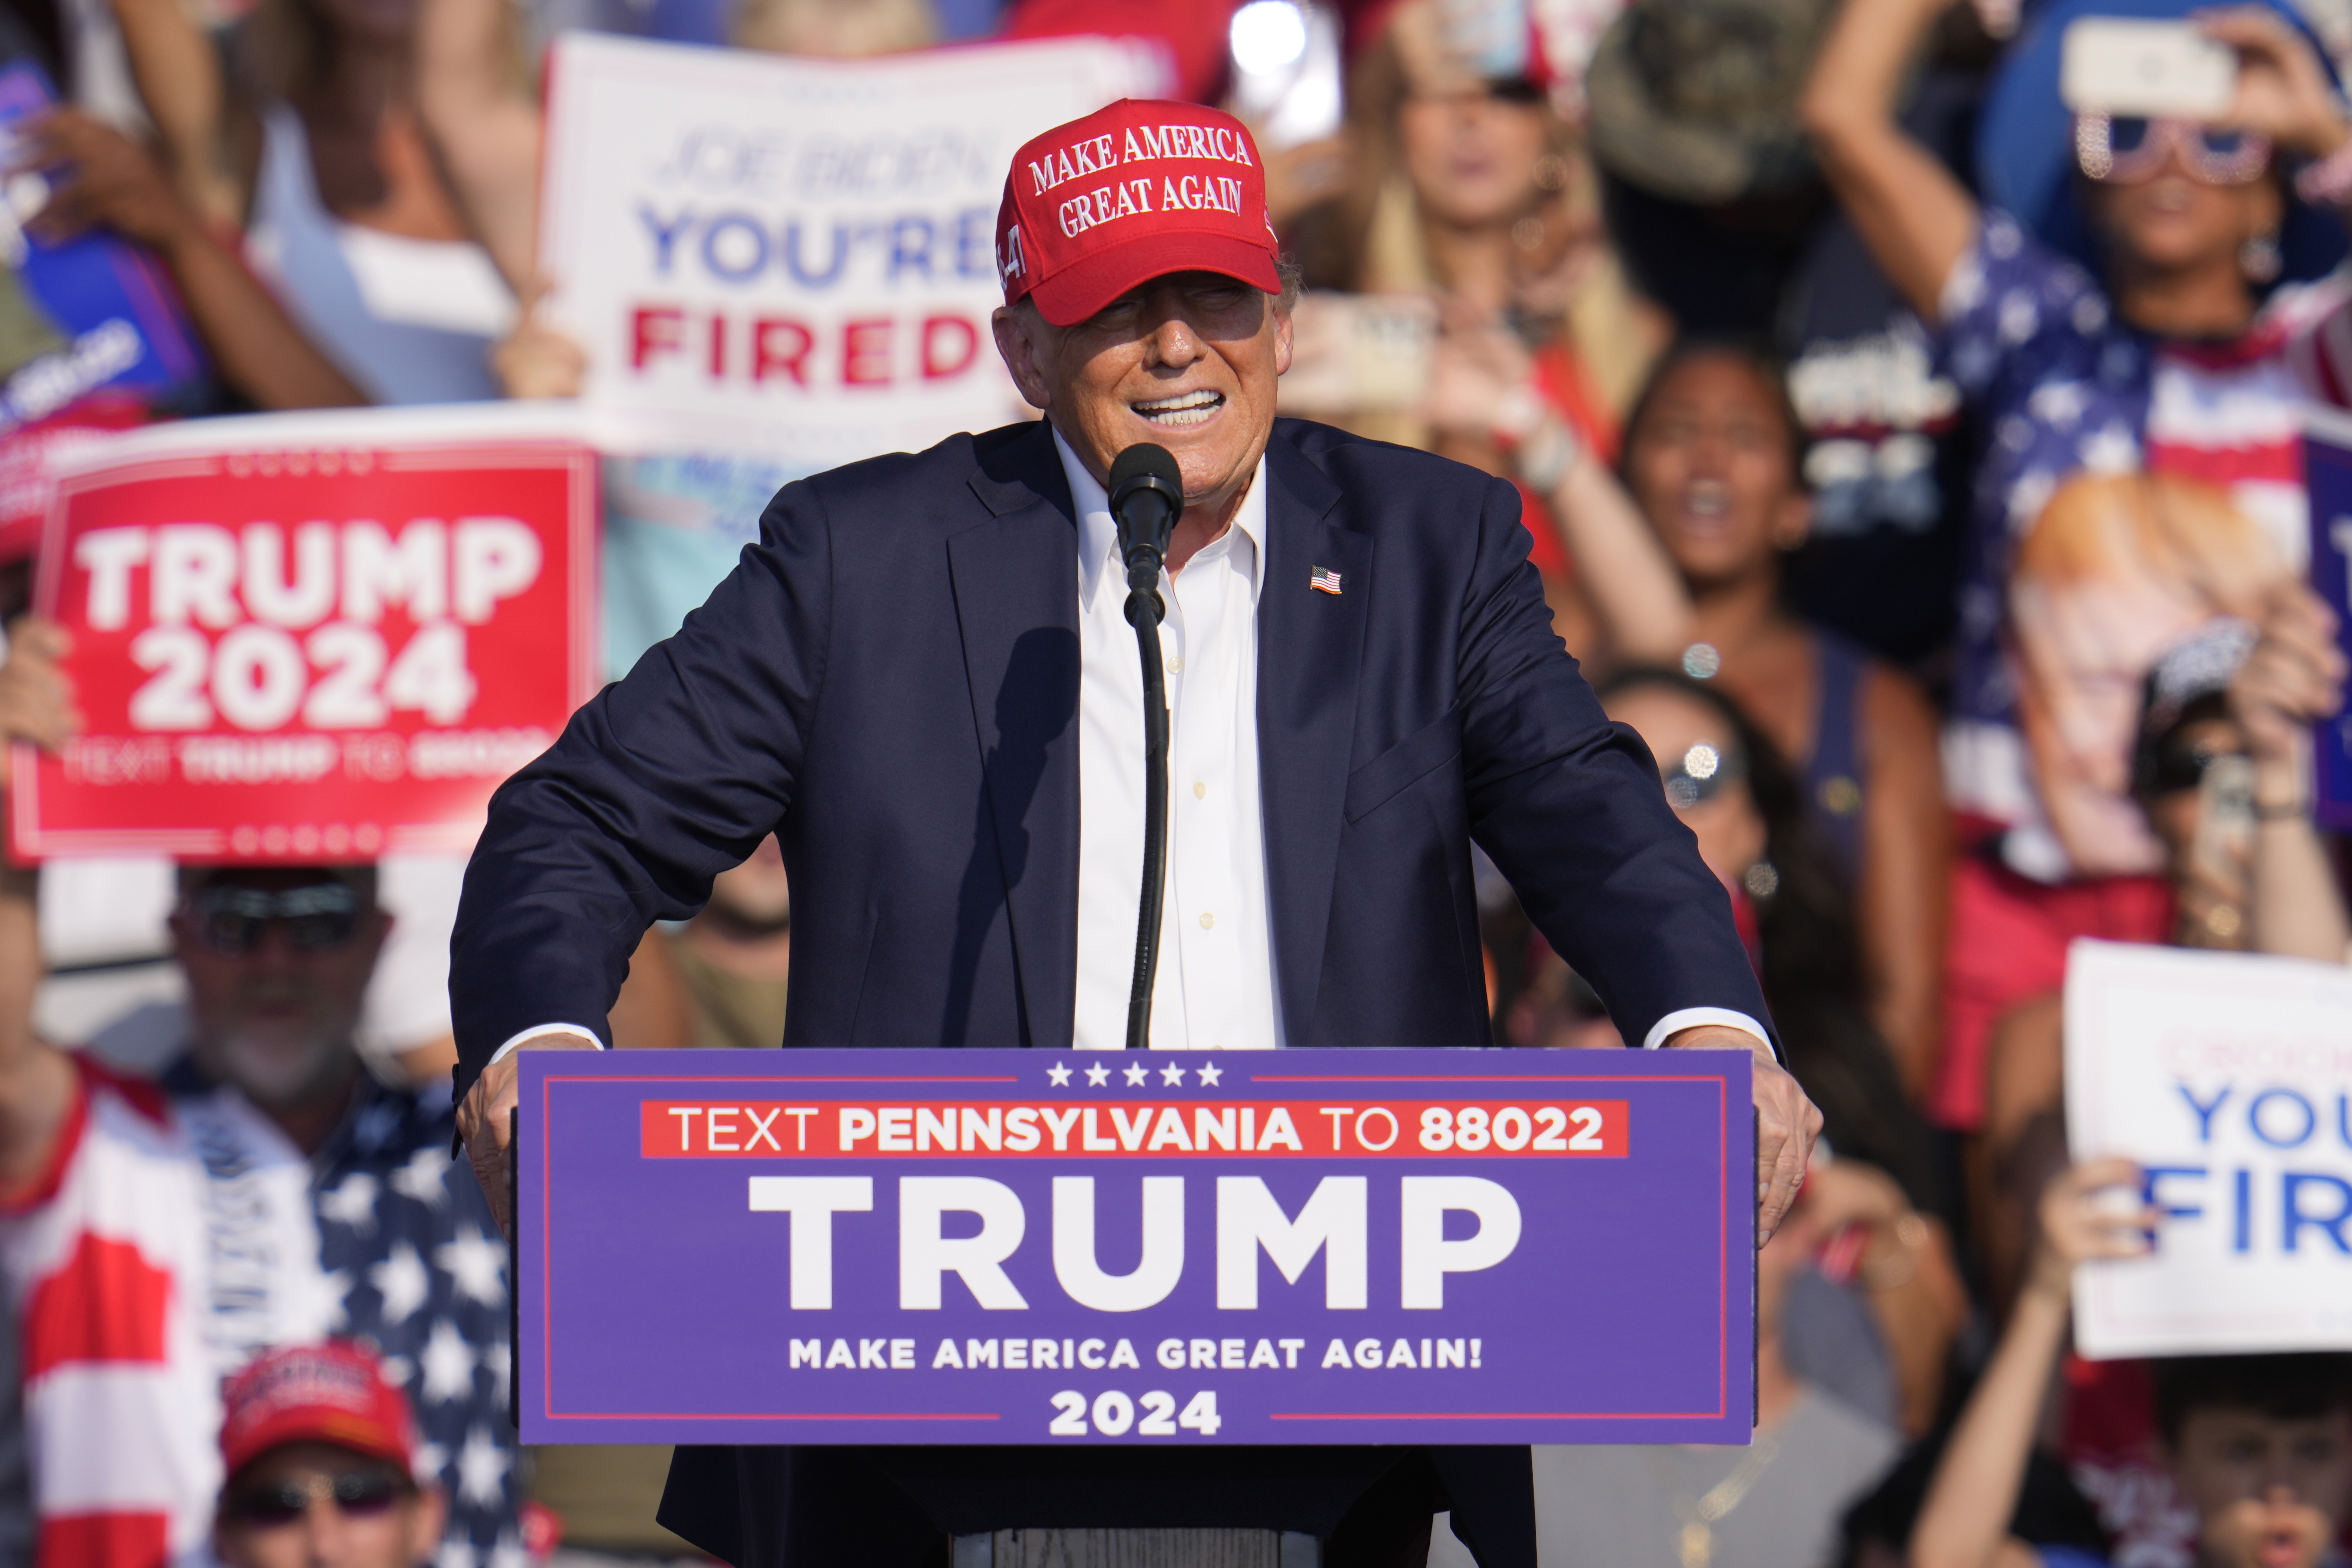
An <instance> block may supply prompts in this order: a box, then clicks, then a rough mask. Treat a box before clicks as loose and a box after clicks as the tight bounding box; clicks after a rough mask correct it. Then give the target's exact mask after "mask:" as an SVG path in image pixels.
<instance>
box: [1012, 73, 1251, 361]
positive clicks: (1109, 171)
mask: <svg viewBox="0 0 2352 1568" xmlns="http://www.w3.org/2000/svg"><path fill="white" fill-rule="evenodd" d="M1277 254H1278V251H1277V247H1276V239H1275V235H1274V221H1273V219H1272V218H1270V217H1269V216H1267V215H1266V210H1265V164H1264V163H1262V162H1261V161H1260V160H1259V158H1258V153H1257V143H1256V142H1253V141H1252V140H1250V133H1249V130H1248V128H1247V127H1245V126H1244V125H1243V124H1242V122H1241V121H1238V120H1235V119H1234V117H1233V116H1232V115H1230V114H1225V113H1222V112H1220V111H1219V110H1213V109H1204V108H1202V106H1201V105H1199V104H1197V103H1167V102H1160V101H1156V100H1144V99H1132V98H1129V99H1121V100H1119V101H1118V102H1117V103H1114V104H1112V105H1110V107H1108V109H1099V110H1096V111H1095V112H1094V113H1092V114H1089V115H1087V117H1086V118H1085V119H1083V120H1074V121H1070V122H1069V123H1068V124H1067V125H1062V126H1057V127H1055V129H1054V130H1051V131H1048V132H1045V134H1044V135H1043V136H1038V137H1034V138H1033V139H1032V140H1030V141H1029V142H1024V144H1023V145H1022V148H1021V150H1020V151H1019V152H1018V153H1014V154H1013V172H1012V174H1009V175H1007V176H1006V178H1005V181H1004V203H1003V205H1002V206H1000V207H998V208H997V209H996V271H997V276H998V277H1000V278H1001V279H1003V282H1004V302H1005V303H1006V304H1008V305H1010V304H1013V303H1014V302H1016V301H1018V300H1023V299H1030V300H1035V301H1036V304H1037V311H1038V313H1039V314H1040V315H1042V316H1044V317H1045V319H1046V320H1047V321H1051V322H1053V323H1054V324H1055V326H1057V327H1074V326H1076V325H1077V324H1078V323H1079V322H1080V321H1085V320H1086V319H1087V317H1089V316H1091V315H1093V314H1094V313H1095V312H1096V311H1097V310H1101V309H1102V308H1103V307H1104V306H1105V305H1108V304H1109V303H1110V302H1111V301H1112V300H1116V299H1118V297H1119V296H1120V295H1121V294H1124V293H1126V292H1127V291H1128V290H1129V289H1132V288H1134V287H1135V286H1136V285H1137V284H1139V283H1143V282H1147V281H1149V280H1150V279H1154V278H1160V277H1163V276H1165V275H1166V274H1168V273H1171V272H1196V271H1197V272H1222V273H1223V274H1224V275H1225V276H1226V277H1228V278H1238V279H1241V280H1242V281H1243V282H1244V283H1247V284H1250V285H1252V286H1253V287H1255V288H1259V289H1265V291H1266V292H1267V293H1269V294H1275V293H1279V292H1280V291H1281V289H1282V278H1281V275H1280V274H1279V273H1278V272H1276V270H1275V266H1274V262H1275V257H1276V255H1277Z"/></svg>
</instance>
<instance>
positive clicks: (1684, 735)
mask: <svg viewBox="0 0 2352 1568" xmlns="http://www.w3.org/2000/svg"><path fill="white" fill-rule="evenodd" d="M1601 702H1602V705H1603V706H1604V707H1605V708H1606V709H1607V710H1608V712H1609V716H1610V717H1611V718H1612V719H1615V720H1617V721H1619V722H1621V723H1624V724H1630V725H1632V726H1633V729H1634V730H1635V731H1637V732H1638V733H1639V734H1640V735H1641V737H1642V739H1643V742H1646V743H1647V744H1648V746H1649V748H1650V751H1651V754H1652V755H1654V757H1656V758H1657V759H1658V764H1659V767H1660V769H1661V771H1662V773H1663V775H1664V785H1665V791H1666V799H1667V801H1668V802H1669V803H1671V804H1672V805H1674V807H1675V813H1676V814H1677V815H1678V816H1680V817H1681V819H1682V822H1683V825H1684V826H1686V827H1688V828H1689V829H1690V830H1691V831H1692V833H1694V834H1695V835H1696V836H1697V838H1698V850H1699V857H1700V858H1702V859H1704V860H1705V861H1706V864H1707V867H1708V868H1709V869H1711V870H1712V871H1714V872H1715V874H1716V876H1717V878H1718V879H1720V880H1721V881H1722V883H1723V885H1724V887H1725V889H1727V892H1728V893H1729V894H1730V897H1731V900H1732V905H1733V913H1734V916H1735V917H1736V919H1737V920H1738V923H1739V926H1740V929H1741V930H1742V931H1744V932H1746V933H1748V936H1749V941H1750V952H1751V956H1752V957H1753V958H1754V959H1755V961H1756V964H1757V973H1758V974H1759V977H1760V978H1761V979H1762V981H1763V984H1764V999H1765V1001H1766V1002H1768V1003H1769V1004H1770V1005H1771V1008H1772V1016H1773V1020H1774V1022H1775V1024H1776V1025H1777V1026H1778V1027H1779V1030H1780V1037H1781V1040H1782V1043H1783V1047H1784V1048H1785V1049H1786V1050H1787V1051H1788V1053H1789V1066H1790V1071H1792V1072H1794V1073H1795V1074H1796V1075H1797V1076H1798V1078H1799V1079H1800V1080H1801V1081H1802V1082H1803V1083H1804V1085H1805V1086H1806V1092H1807V1093H1809V1094H1811V1096H1812V1097H1813V1101H1814V1103H1815V1104H1817V1105H1819V1106H1821V1107H1822V1117H1823V1125H1822V1136H1823V1137H1824V1138H1826V1139H1828V1140H1829V1142H1830V1144H1831V1146H1832V1148H1835V1149H1837V1150H1839V1151H1840V1152H1843V1153H1845V1154H1850V1155H1854V1156H1858V1157H1859V1158H1862V1159H1864V1160H1868V1161H1869V1162H1871V1163H1873V1164H1875V1165H1877V1166H1879V1167H1880V1168H1882V1169H1884V1170H1885V1171H1887V1172H1889V1173H1892V1174H1893V1175H1894V1176H1895V1179H1896V1180H1897V1181H1899V1182H1900V1183H1901V1184H1903V1187H1904V1190H1905V1191H1906V1192H1907V1193H1909V1194H1911V1195H1912V1197H1913V1200H1914V1201H1915V1202H1917V1203H1920V1204H1922V1205H1928V1206H1931V1207H1938V1208H1940V1207H1942V1206H1944V1205H1943V1202H1942V1199H1941V1196H1940V1194H1939V1182H1938V1177H1937V1172H1936V1166H1935V1163H1934V1162H1933V1160H1932V1159H1931V1157H1930V1156H1929V1153H1928V1151H1927V1148H1926V1146H1925V1145H1926V1139H1925V1129H1924V1127H1923V1126H1922V1124H1921V1123H1920V1121H1919V1120H1918V1116H1917V1113H1916V1111H1914V1110H1912V1109H1911V1108H1910V1105H1909V1103H1908V1101H1907V1100H1906V1097H1905V1095H1904V1093H1903V1088H1902V1083H1901V1080H1900V1079H1899V1078H1898V1076H1897V1073H1896V1069H1895V1061H1894V1058H1893V1057H1892V1055H1891V1054H1890V1053H1889V1051H1888V1049H1887V1047H1886V1042H1885V1039H1884V1038H1883V1037H1881V1036H1880V1035H1879V1033H1878V1031H1877V1029H1876V1028H1875V1027H1874V1026H1873V1024H1872V1022H1871V1016H1870V1012H1869V1009H1868V1006H1867V1005H1866V1002H1865V996H1866V990H1865V984H1864V966H1863V961H1862V958H1861V954H1860V948H1859V943H1858V942H1857V940H1856V931H1855V923H1854V904H1853V899H1852V897H1851V895H1850V894H1849V893H1848V891H1847V889H1846V884H1845V882H1844V880H1843V878H1842V877H1841V876H1840V874H1839V870H1838V867H1837V862H1836V859H1835V857H1834V854H1833V852H1832V850H1831V849H1830V847H1829V846H1828V845H1827V843H1826V842H1825V841H1824V840H1823V838H1822V836H1821V834H1820V832H1819V830H1818V829H1817V828H1816V826H1814V823H1813V820H1812V818H1811V814H1810V813H1809V812H1808V810H1807V808H1806V802H1805V794H1804V789H1803V786H1802V785H1801V784H1800V783H1799V782H1798V778H1797V775H1796V773H1794V772H1793V771H1792V770H1791V769H1790V767H1789V765H1788V763H1786V762H1784V761H1783V760H1782V759H1781V756H1780V749H1779V748H1778V747H1777V746H1776V745H1774V744H1773V742H1772V741H1771V738H1770V737H1769V735H1768V734H1767V733H1766V732H1765V731H1763V730H1762V728H1761V727H1759V725H1758V724H1757V723H1756V722H1755V721H1754V720H1753V719H1751V718H1750V717H1749V716H1748V713H1747V712H1746V711H1745V710H1743V709H1741V708H1740V707H1739V705H1738V703H1737V702H1736V701H1735V700H1733V699H1732V697H1731V694H1730V693H1729V692H1727V691H1726V690H1725V689H1723V688H1722V687H1721V686H1720V685H1719V684H1717V683H1714V682H1707V681H1698V680H1694V679H1690V678H1689V677H1687V676H1685V675H1682V674H1680V673H1678V672H1674V671H1668V670H1661V669H1654V668H1636V669H1629V670H1625V671H1622V672H1620V673H1619V674H1618V675H1617V676H1615V677H1614V678H1612V679H1610V680H1608V681H1606V682H1604V683H1603V684H1602V686H1601Z"/></svg>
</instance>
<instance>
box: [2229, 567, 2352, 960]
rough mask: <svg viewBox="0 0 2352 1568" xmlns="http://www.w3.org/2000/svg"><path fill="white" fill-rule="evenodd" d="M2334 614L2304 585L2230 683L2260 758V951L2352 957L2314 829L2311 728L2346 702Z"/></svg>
mask: <svg viewBox="0 0 2352 1568" xmlns="http://www.w3.org/2000/svg"><path fill="white" fill-rule="evenodd" d="M2344 674H2345V666H2344V655H2343V654H2342V653H2341V652H2340V651H2339V650H2338V649H2337V647H2336V617H2335V616H2334V615H2332V614H2331V613H2330V612H2329V611H2328V608H2327V606H2326V605H2325V604H2323V603H2321V602H2320V598H2319V595H2316V594H2314V593H2313V592H2312V591H2311V590H2310V589H2308V588H2306V587H2304V586H2303V585H2302V584H2294V585H2293V586H2292V587H2290V588H2289V589H2287V590H2286V591H2285V592H2284V593H2283V594H2282V595H2280V596H2279V598H2278V600H2277V601H2276V602H2275V603H2274V604H2273V605H2272V606H2271V609H2270V612H2269V614H2268V615H2266V616H2264V617H2263V636H2262V640H2261V641H2260V642H2258V643H2256V644H2255V645H2254V651H2253V652H2252V653H2251V654H2250V655H2248V656H2247V658H2246V663H2245V666H2244V668H2242V669H2240V670H2239V671H2238V678H2237V679H2236V680H2234V681H2233V682H2231V687H2230V708H2231V711H2232V712H2233V713H2234V714H2235V715H2236V716H2237V720H2238V723H2239V725H2240V727H2242V729H2243V730H2244V731H2245V732H2246V744H2247V746H2248V748H2249V749H2250V750H2251V751H2252V753H2253V761H2254V816H2255V823H2256V828H2255V836H2254V855H2253V868H2252V871H2253V889H2252V892H2253V897H2252V917H2253V918H2252V928H2251V935H2252V941H2253V945H2254V947H2255V948H2256V950H2257V951H2259V952H2275V953H2282V954H2284V955H2286V956H2288V957H2291V958H2312V959H2317V960H2318V961H2319V962H2321V963H2352V921H2347V919H2346V916H2345V910H2344V900H2343V898H2342V896H2341V895H2340V894H2339V893H2338V892H2337V891H2336V875H2335V871H2334V869H2333V868H2331V867H2330V866H2329V864H2328V860H2327V848H2326V846H2325V845H2324V844H2322V843H2321V842H2320V838H2319V834H2318V832H2317V831H2316V830H2315V828H2314V827H2313V826H2312V825H2311V802H2310V799H2309V795H2310V791H2311V782H2310V780H2311V731H2310V726H2311V725H2312V724H2313V723H2314V722H2315V721H2320V720H2325V719H2328V718H2332V717H2334V716H2335V715H2336V714H2337V713H2339V712H2341V711H2342V710H2343V708H2344Z"/></svg>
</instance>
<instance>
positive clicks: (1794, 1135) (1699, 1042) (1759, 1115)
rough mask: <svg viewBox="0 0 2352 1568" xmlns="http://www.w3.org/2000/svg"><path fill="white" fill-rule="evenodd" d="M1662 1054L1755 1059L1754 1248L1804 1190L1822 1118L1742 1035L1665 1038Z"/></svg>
mask: <svg viewBox="0 0 2352 1568" xmlns="http://www.w3.org/2000/svg"><path fill="white" fill-rule="evenodd" d="M1666 1045H1667V1047H1668V1048H1670V1049H1674V1050H1687V1049H1691V1048H1693V1047H1698V1048H1710V1047H1711V1048H1713V1049H1716V1050H1733V1051H1748V1052H1749V1053H1751V1054H1752V1055H1753V1056H1754V1057H1755V1058H1756V1073H1755V1084H1756V1245H1757V1246H1758V1247H1762V1246H1763V1245H1764V1244H1765V1243H1766V1242H1768V1241H1769V1240H1771V1239H1772V1233H1773V1232H1774V1231H1776V1230H1778V1229H1780V1221H1781V1220H1782V1219H1783V1218H1785V1217H1786V1216H1787V1215H1788V1213H1789V1205H1790V1204H1793V1203H1795V1202H1796V1201H1797V1189H1798V1188H1799V1187H1800V1186H1801V1185H1803V1184H1804V1180H1805V1166H1806V1165H1807V1163H1810V1162H1811V1159H1812V1157H1813V1140H1814V1139H1816V1138H1818V1137H1820V1136H1821V1132H1822V1113H1821V1111H1820V1110H1819V1109H1818V1108H1817V1107H1815V1105H1814V1104H1813V1102H1812V1101H1811V1100H1809V1099H1807V1098H1806V1097H1805V1091H1804V1090H1803V1089H1801V1088H1799V1087H1798V1085H1797V1080H1796V1079H1793V1078H1791V1077H1790V1076H1789V1070H1788V1069H1787V1068H1784V1067H1782V1066H1781V1065H1780V1063H1779V1062H1777V1061H1775V1060H1773V1059H1772V1047H1769V1046H1768V1045H1766V1044H1765V1043H1764V1042H1763V1041H1761V1040H1759V1039H1758V1038H1757V1037H1755V1036H1753V1035H1751V1034H1749V1033H1748V1031H1747V1030H1745V1029H1733V1028H1727V1027H1726V1026H1723V1025H1720V1024H1706V1025H1702V1026H1699V1027H1698V1028H1696V1029H1683V1030H1680V1031H1678V1032H1677V1033H1675V1034H1674V1035H1672V1036H1669V1037H1667V1040H1666Z"/></svg>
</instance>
